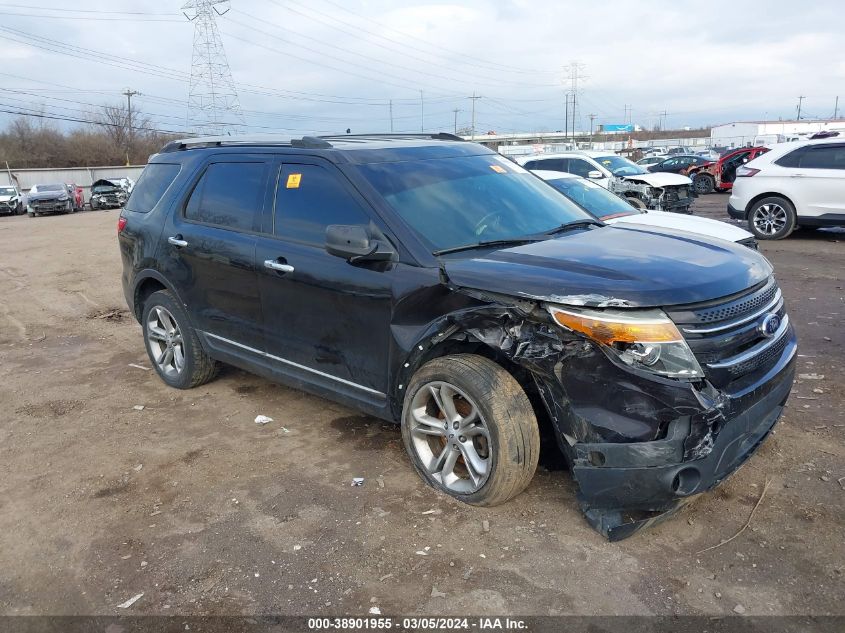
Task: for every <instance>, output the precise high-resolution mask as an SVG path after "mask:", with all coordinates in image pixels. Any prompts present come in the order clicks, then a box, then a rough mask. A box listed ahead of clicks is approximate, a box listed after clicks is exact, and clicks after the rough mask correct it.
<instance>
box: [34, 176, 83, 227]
mask: <svg viewBox="0 0 845 633" xmlns="http://www.w3.org/2000/svg"><path fill="white" fill-rule="evenodd" d="M26 204H27V207H26V213H27V215H28V216H29V217H31V218H32V217H35V216H36V215H44V214H48V213H49V214H52V213H73V212H74V211H75V207H74V203H73V199H72V197H71V196H70V194H69V193H68V190H67V185H65V184H64V183H56V184H47V185H35V186H34V187H33V188H32V189H30V190H29V195H28V196H27V203H26Z"/></svg>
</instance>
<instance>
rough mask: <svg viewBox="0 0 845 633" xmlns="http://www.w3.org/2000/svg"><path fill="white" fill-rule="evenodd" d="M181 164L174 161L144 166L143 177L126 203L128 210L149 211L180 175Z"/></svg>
mask: <svg viewBox="0 0 845 633" xmlns="http://www.w3.org/2000/svg"><path fill="white" fill-rule="evenodd" d="M180 169H182V168H181V166H180V165H178V164H174V163H150V164H149V165H147V166H146V167H145V168H144V171H143V172H142V173H141V177H140V178H139V179H138V182H137V183H136V184H135V188H134V189H133V190H132V195H131V196H129V202H127V203H126V210H127V211H134V212H136V213H149V212H150V211H152V210H153V208H154V207H155V206H156V205H157V204H158V201H159V200H161V197H162V196H163V195H164V192H165V191H167V188H168V187H170V185H171V184H173V181H174V180H176V176H178V175H179V170H180Z"/></svg>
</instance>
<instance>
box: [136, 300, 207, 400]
mask: <svg viewBox="0 0 845 633" xmlns="http://www.w3.org/2000/svg"><path fill="white" fill-rule="evenodd" d="M165 315H166V316H165ZM168 321H169V323H168ZM171 324H172V325H173V326H175V330H172V329H171V328H170V327H168V326H169V325H171ZM141 327H142V328H143V331H144V346H145V347H146V348H147V356H149V358H150V362H151V363H152V365H153V368H154V369H155V370H156V373H157V374H158V375H159V377H160V378H161V379H162V380H163V381H164V382H165V383H166V384H167V385H169V386H171V387H174V388H175V389H193V388H194V387H199V386H200V385H203V384H205V383H207V382H208V381H210V380H211V379H212V378H214V376H215V375H216V374H217V362H216V361H214V360H213V359H212V358H211V357H210V356H209V355H208V354H206V353H205V350H203V348H202V344H201V343H200V341H199V338H197V334H196V332H195V331H194V328H193V327H192V326H191V323H190V320H189V319H188V315H187V314H186V313H185V309H184V308H183V307H182V306H181V304H180V303H179V302H178V301H177V300H176V299H175V298H174V297H173V295H172V294H170V293H169V292H168V291H166V290H159V291H158V292H154V293H153V294H151V295H150V296H149V297H148V298H147V300H146V301H145V302H144V310H143V312H142V319H141ZM162 332H163V334H162ZM177 341H178V342H177ZM154 346H155V349H154ZM168 348H170V352H171V353H170V360H169V362H168V357H167V355H166V351H167V349H168ZM180 356H181V359H182V362H181V365H180V363H179V357H180Z"/></svg>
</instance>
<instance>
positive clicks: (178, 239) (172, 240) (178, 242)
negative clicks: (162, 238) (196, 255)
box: [167, 235, 188, 248]
mask: <svg viewBox="0 0 845 633" xmlns="http://www.w3.org/2000/svg"><path fill="white" fill-rule="evenodd" d="M167 243H168V244H173V246H178V247H179V248H185V247H186V246H187V245H188V243H187V242H186V241H185V240H183V239H182V236H181V235H177V236H175V237H168V238H167Z"/></svg>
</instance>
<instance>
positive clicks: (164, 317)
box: [147, 306, 185, 377]
mask: <svg viewBox="0 0 845 633" xmlns="http://www.w3.org/2000/svg"><path fill="white" fill-rule="evenodd" d="M147 344H148V345H149V346H150V350H151V351H152V356H153V358H154V359H155V363H156V365H158V368H159V371H161V373H162V374H164V375H166V376H170V377H175V376H178V375H179V374H181V373H182V370H183V369H184V368H185V346H184V341H183V339H182V331H181V330H180V329H179V325H178V323H177V322H176V319H174V318H173V315H172V314H170V312H169V311H168V310H166V309H165V308H163V307H161V306H155V307H154V308H153V309H152V310H150V313H149V315H148V316H147Z"/></svg>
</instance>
